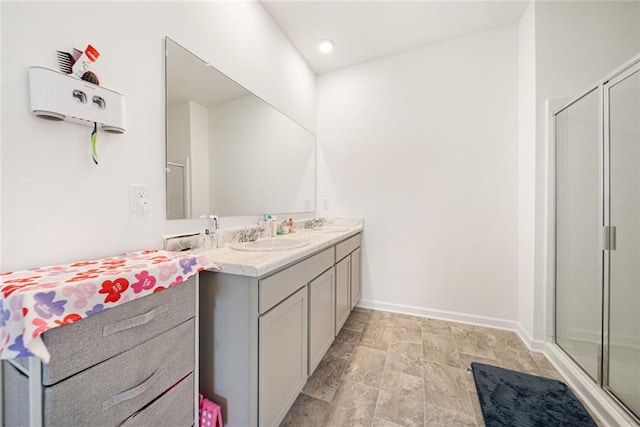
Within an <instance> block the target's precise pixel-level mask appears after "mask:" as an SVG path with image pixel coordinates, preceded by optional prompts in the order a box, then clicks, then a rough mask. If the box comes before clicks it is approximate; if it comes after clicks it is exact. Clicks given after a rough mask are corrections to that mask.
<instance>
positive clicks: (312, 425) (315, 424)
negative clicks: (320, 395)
mask: <svg viewBox="0 0 640 427" xmlns="http://www.w3.org/2000/svg"><path fill="white" fill-rule="evenodd" d="M328 414H329V403H327V402H325V401H323V400H319V399H316V398H313V397H310V396H307V395H305V394H300V395H299V396H298V398H297V399H296V401H295V402H294V403H293V406H292V407H291V409H290V410H289V412H288V413H287V416H286V417H285V418H284V420H283V421H282V424H280V426H281V427H299V426H308V427H323V426H325V425H326V419H327V416H328Z"/></svg>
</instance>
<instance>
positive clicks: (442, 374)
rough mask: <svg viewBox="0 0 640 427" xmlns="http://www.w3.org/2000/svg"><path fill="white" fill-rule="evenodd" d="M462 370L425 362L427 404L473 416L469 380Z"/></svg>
mask: <svg viewBox="0 0 640 427" xmlns="http://www.w3.org/2000/svg"><path fill="white" fill-rule="evenodd" d="M465 376H466V374H465V372H464V371H463V370H462V368H453V367H451V366H447V365H438V364H435V363H429V362H425V364H424V390H425V396H424V399H425V403H426V404H430V405H435V406H439V407H441V408H444V409H447V410H449V411H453V412H463V413H466V414H469V415H473V407H472V406H471V401H470V400H469V394H468V392H467V390H468V385H467V378H465Z"/></svg>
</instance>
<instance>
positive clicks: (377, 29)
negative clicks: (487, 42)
mask: <svg viewBox="0 0 640 427" xmlns="http://www.w3.org/2000/svg"><path fill="white" fill-rule="evenodd" d="M261 3H262V5H263V6H264V8H265V9H266V10H267V12H268V13H269V14H270V15H271V16H272V17H273V19H274V20H275V21H276V22H277V23H278V25H279V26H280V28H281V29H282V31H283V32H284V33H285V35H286V36H287V37H288V38H289V40H291V42H292V43H293V45H294V46H295V47H296V48H297V49H298V51H299V52H300V53H301V54H302V56H303V57H304V58H305V59H306V60H307V62H308V63H309V65H310V66H311V68H312V69H313V70H314V71H315V72H316V73H317V74H322V73H326V72H328V71H333V70H336V69H339V68H344V67H348V66H350V65H354V64H358V63H361V62H365V61H370V60H373V59H376V58H381V57H384V56H388V55H394V54H397V53H401V52H406V51H409V50H412V49H417V48H420V47H423V46H427V45H430V44H434V43H438V42H442V41H444V40H448V39H453V38H457V37H462V36H466V35H469V34H472V33H476V32H479V31H484V30H489V29H491V28H498V27H501V26H506V25H510V24H515V23H517V22H518V20H519V19H520V16H521V15H522V13H523V12H524V10H525V8H526V6H527V4H528V1H519V0H512V1H510V0H503V1H479V0H475V1H457V0H448V1H431V0H423V1H398V0H388V1H300V0H293V1H292V0H289V1H286V0H285V1H283V0H261ZM323 39H331V40H333V41H334V42H335V48H334V50H333V52H332V53H330V54H328V55H324V54H321V53H320V52H319V51H318V43H319V42H320V41H321V40H323Z"/></svg>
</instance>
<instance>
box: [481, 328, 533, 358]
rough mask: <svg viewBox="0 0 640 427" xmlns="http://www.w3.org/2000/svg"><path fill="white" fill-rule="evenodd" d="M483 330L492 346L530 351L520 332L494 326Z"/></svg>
mask: <svg viewBox="0 0 640 427" xmlns="http://www.w3.org/2000/svg"><path fill="white" fill-rule="evenodd" d="M481 331H482V332H483V333H484V334H485V335H486V336H487V338H488V344H489V345H490V346H491V347H503V348H510V349H512V350H520V351H527V352H528V351H529V349H528V348H527V346H526V345H525V344H524V342H522V340H521V339H520V337H519V336H518V334H516V333H515V332H513V331H505V330H503V329H492V328H481Z"/></svg>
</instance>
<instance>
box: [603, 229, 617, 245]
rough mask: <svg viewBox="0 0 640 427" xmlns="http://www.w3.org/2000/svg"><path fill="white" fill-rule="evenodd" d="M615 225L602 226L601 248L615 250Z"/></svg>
mask: <svg viewBox="0 0 640 427" xmlns="http://www.w3.org/2000/svg"><path fill="white" fill-rule="evenodd" d="M616 240H617V239H616V227H614V226H612V225H610V226H605V227H603V241H604V245H603V249H604V250H605V251H615V250H616V246H617V241H616Z"/></svg>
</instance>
